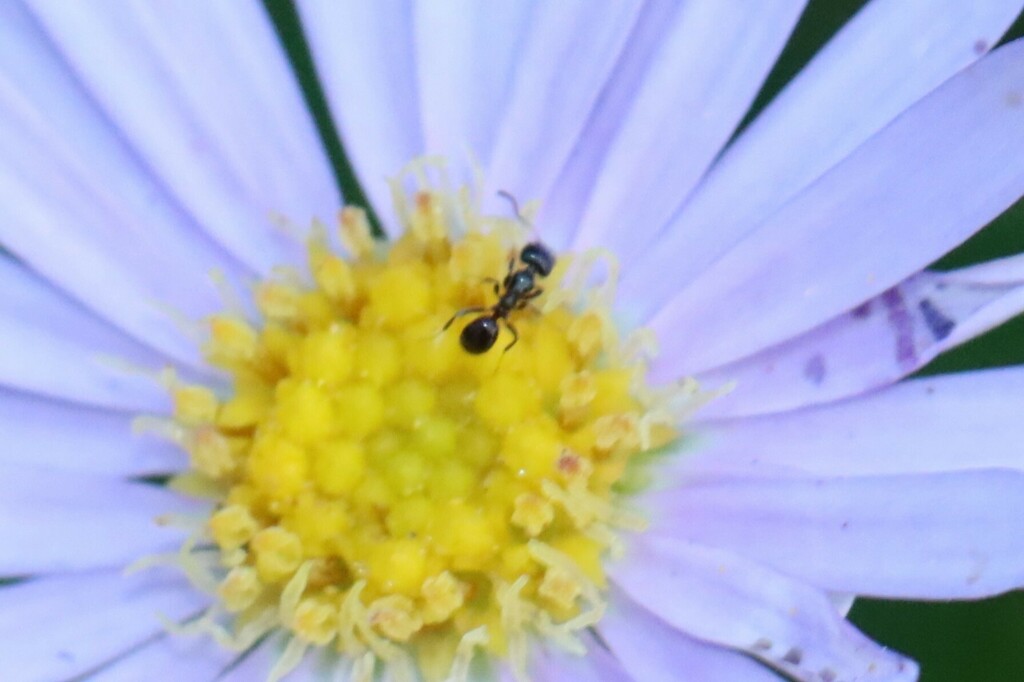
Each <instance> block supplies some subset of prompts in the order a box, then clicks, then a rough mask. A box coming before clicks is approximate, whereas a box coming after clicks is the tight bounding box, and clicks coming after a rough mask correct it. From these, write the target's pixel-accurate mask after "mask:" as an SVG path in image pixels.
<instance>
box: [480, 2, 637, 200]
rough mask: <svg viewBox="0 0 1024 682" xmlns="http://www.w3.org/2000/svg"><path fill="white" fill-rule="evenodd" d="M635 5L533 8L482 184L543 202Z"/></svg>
mask: <svg viewBox="0 0 1024 682" xmlns="http://www.w3.org/2000/svg"><path fill="white" fill-rule="evenodd" d="M640 5H641V3H640V2H637V1H635V0H627V1H624V2H615V3H607V4H606V3H601V4H596V3H592V2H587V1H586V0H568V1H566V2H557V3H539V4H537V5H536V6H535V9H534V16H533V19H532V22H531V25H530V28H529V32H528V34H527V36H526V44H525V46H524V49H523V50H522V54H521V56H520V58H519V63H518V65H517V68H516V73H515V76H514V79H513V83H512V89H511V92H510V97H509V99H508V101H507V102H506V103H505V106H504V109H505V115H504V118H503V119H502V121H501V125H500V127H499V130H498V137H497V141H496V142H495V146H494V151H493V156H492V157H491V164H490V167H489V170H488V172H487V181H488V186H489V188H491V189H503V190H506V191H509V192H511V193H512V194H514V195H515V196H517V197H520V198H521V199H522V200H524V201H531V200H534V199H543V198H544V196H545V195H546V193H547V192H548V190H549V189H550V188H551V186H552V185H553V184H554V182H555V180H556V179H557V177H558V174H559V172H561V170H562V167H563V166H564V164H565V162H566V160H567V158H568V156H569V153H570V152H571V151H572V148H573V146H574V145H575V144H576V140H577V138H578V137H579V135H580V133H581V131H582V130H583V128H584V125H585V124H586V122H587V118H588V117H589V116H590V114H591V111H592V110H593V107H594V105H595V103H596V102H597V99H598V97H599V96H600V94H601V92H602V89H603V88H604V85H605V83H606V81H607V79H608V76H609V74H610V73H611V71H612V69H613V68H614V66H615V63H616V61H617V60H618V59H619V56H620V54H621V52H622V50H623V47H624V46H625V44H626V41H627V39H628V38H629V35H630V32H631V31H632V28H633V26H634V24H635V22H636V20H637V17H638V15H639V10H640Z"/></svg>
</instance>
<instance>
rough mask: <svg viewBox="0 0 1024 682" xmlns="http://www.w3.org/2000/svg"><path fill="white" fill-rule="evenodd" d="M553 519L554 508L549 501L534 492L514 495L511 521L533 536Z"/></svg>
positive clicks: (539, 532) (538, 533)
mask: <svg viewBox="0 0 1024 682" xmlns="http://www.w3.org/2000/svg"><path fill="white" fill-rule="evenodd" d="M554 520H555V508H554V506H552V504H551V502H550V501H549V500H548V499H547V498H545V497H541V496H540V495H536V494H534V493H522V494H520V495H518V496H517V497H516V501H515V508H514V510H513V512H512V523H514V524H515V525H517V526H519V527H520V528H522V529H523V530H524V531H526V534H527V535H529V536H530V537H531V538H535V537H537V536H538V535H540V534H541V532H542V531H543V530H544V529H545V528H546V527H547V525H548V524H549V523H551V522H552V521H554Z"/></svg>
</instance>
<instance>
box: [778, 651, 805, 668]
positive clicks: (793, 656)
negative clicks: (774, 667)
mask: <svg viewBox="0 0 1024 682" xmlns="http://www.w3.org/2000/svg"><path fill="white" fill-rule="evenodd" d="M802 660H804V652H802V651H800V649H798V648H796V647H793V648H792V649H790V650H789V651H787V652H786V655H785V656H783V657H782V661H783V662H784V663H789V664H790V665H800V661H802Z"/></svg>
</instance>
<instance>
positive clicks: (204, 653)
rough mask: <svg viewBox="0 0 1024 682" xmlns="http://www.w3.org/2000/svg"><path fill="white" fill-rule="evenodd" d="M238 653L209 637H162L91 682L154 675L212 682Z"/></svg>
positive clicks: (132, 681)
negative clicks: (156, 673) (157, 672)
mask: <svg viewBox="0 0 1024 682" xmlns="http://www.w3.org/2000/svg"><path fill="white" fill-rule="evenodd" d="M237 656H238V654H236V653H234V652H231V651H228V650H227V649H222V648H220V647H219V646H218V645H217V643H216V642H214V641H213V639H211V638H209V637H201V638H186V637H175V636H173V635H169V634H167V635H163V636H161V637H158V638H157V639H156V640H155V641H151V642H149V643H147V644H146V645H145V646H143V647H142V648H139V649H134V650H132V651H131V652H130V653H128V654H126V655H125V656H124V657H123V658H120V659H118V660H117V661H115V662H113V663H111V664H110V665H108V666H106V667H104V668H103V669H102V670H99V671H97V672H96V673H93V674H92V675H90V676H89V678H88V680H89V682H139V680H148V679H152V678H153V675H154V672H155V671H159V674H160V677H161V678H162V679H165V680H174V682H210V680H215V679H217V675H218V674H220V671H221V670H223V669H224V668H226V667H227V666H228V665H230V663H231V662H232V661H233V660H234V659H235V658H236V657H237Z"/></svg>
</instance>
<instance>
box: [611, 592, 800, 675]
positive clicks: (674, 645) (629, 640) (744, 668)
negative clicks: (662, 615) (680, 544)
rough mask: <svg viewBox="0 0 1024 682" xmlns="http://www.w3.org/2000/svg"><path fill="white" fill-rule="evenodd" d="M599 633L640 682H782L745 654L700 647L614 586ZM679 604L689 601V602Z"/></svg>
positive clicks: (704, 645) (700, 644) (696, 642)
mask: <svg viewBox="0 0 1024 682" xmlns="http://www.w3.org/2000/svg"><path fill="white" fill-rule="evenodd" d="M608 596H609V604H608V613H606V614H605V616H604V617H603V618H602V619H601V623H600V625H599V626H598V632H599V634H600V636H601V639H603V640H604V641H605V642H607V643H608V646H610V647H611V649H612V653H613V654H614V655H615V657H616V658H618V659H619V661H621V662H622V666H623V667H624V668H625V669H626V670H627V671H628V672H629V674H630V676H631V677H632V678H633V679H634V680H643V682H675V681H676V680H678V679H679V675H680V672H682V671H685V672H686V676H687V679H693V680H700V681H701V682H734V681H735V680H743V682H779V681H780V679H781V678H780V677H779V676H778V675H776V674H775V673H773V672H771V671H770V670H769V669H768V668H765V667H764V666H761V665H758V664H757V663H755V662H754V661H753V660H751V659H750V658H747V657H746V656H743V655H742V654H740V653H739V652H736V651H730V650H728V649H724V648H722V647H719V646H714V645H713V644H705V643H703V642H699V641H697V640H695V639H692V638H691V637H689V636H687V635H686V634H684V633H682V632H680V631H679V630H677V629H675V628H673V627H671V626H670V625H668V624H667V623H665V622H664V621H662V620H660V619H659V618H658V617H657V616H655V615H654V614H653V613H651V612H650V611H648V610H647V609H645V608H643V607H641V606H639V605H637V604H636V602H634V601H633V600H632V599H630V598H629V597H627V596H626V595H625V594H623V592H622V590H620V589H618V588H617V587H615V586H612V588H611V590H610V591H609V595H608ZM679 598H683V599H685V596H680V597H679Z"/></svg>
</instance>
